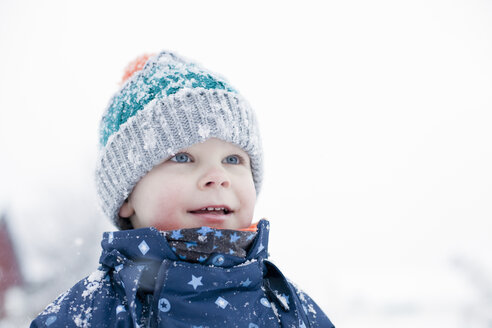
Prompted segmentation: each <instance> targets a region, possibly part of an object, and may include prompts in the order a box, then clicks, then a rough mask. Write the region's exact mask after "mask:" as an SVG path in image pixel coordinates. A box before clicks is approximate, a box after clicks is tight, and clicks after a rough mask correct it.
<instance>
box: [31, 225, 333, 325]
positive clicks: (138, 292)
mask: <svg viewBox="0 0 492 328" xmlns="http://www.w3.org/2000/svg"><path fill="white" fill-rule="evenodd" d="M210 230H211V231H214V230H212V229H210ZM268 232H269V223H268V221H266V220H261V221H260V222H259V224H258V232H257V234H256V236H255V239H254V240H253V242H252V244H251V247H250V248H249V250H248V253H247V255H246V258H241V257H238V256H234V255H229V254H221V253H213V254H212V255H211V256H210V257H208V258H207V259H206V260H204V261H203V262H202V263H191V262H187V261H183V260H182V259H180V258H179V256H177V255H176V253H175V252H174V251H173V249H172V247H171V246H170V244H169V243H168V241H167V240H166V238H165V237H164V236H163V234H162V233H161V232H159V231H158V230H156V229H154V228H143V229H135V230H125V231H116V232H106V233H104V237H103V241H102V248H103V251H102V255H101V258H100V263H101V267H100V268H99V270H97V271H96V272H94V273H92V274H91V275H90V276H88V277H87V278H85V279H83V280H82V281H80V282H79V283H77V284H76V285H75V286H73V287H72V288H71V289H70V290H68V291H67V292H65V293H63V294H62V295H60V296H59V297H58V298H57V299H56V300H55V301H54V302H53V303H52V304H50V305H48V307H47V308H46V309H45V310H44V311H43V312H42V313H41V314H40V315H39V316H38V317H37V318H36V319H35V320H34V321H33V322H32V323H31V327H49V328H55V327H183V328H184V327H186V328H206V327H207V328H212V327H221V328H229V327H244V328H258V327H272V328H273V327H289V328H290V327H299V328H302V327H306V328H308V327H311V328H315V327H316V328H318V327H319V328H331V327H334V326H333V325H332V323H331V322H330V320H329V319H328V317H327V316H326V315H325V314H324V313H323V311H321V309H320V308H319V307H318V306H317V305H316V303H314V302H313V300H311V298H310V297H309V296H308V295H306V294H305V293H303V292H302V291H300V290H298V289H297V288H296V287H295V286H294V285H293V284H292V283H291V282H289V281H288V280H287V279H286V278H285V277H284V276H283V274H282V273H281V272H280V271H279V270H278V269H277V267H276V266H275V265H273V264H272V263H271V262H269V261H268V260H267V257H268V254H267V246H268Z"/></svg>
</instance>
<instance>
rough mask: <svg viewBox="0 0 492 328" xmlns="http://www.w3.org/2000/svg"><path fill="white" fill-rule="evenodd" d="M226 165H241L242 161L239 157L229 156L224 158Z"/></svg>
mask: <svg viewBox="0 0 492 328" xmlns="http://www.w3.org/2000/svg"><path fill="white" fill-rule="evenodd" d="M224 163H226V164H239V163H241V159H240V158H239V156H238V155H229V156H227V157H226V158H224Z"/></svg>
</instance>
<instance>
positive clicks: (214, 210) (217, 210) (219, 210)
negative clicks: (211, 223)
mask: <svg viewBox="0 0 492 328" xmlns="http://www.w3.org/2000/svg"><path fill="white" fill-rule="evenodd" d="M189 212H190V213H192V214H215V215H227V214H230V213H233V212H234V211H232V210H231V209H230V208H229V207H227V206H208V207H202V208H200V209H197V210H193V211H189Z"/></svg>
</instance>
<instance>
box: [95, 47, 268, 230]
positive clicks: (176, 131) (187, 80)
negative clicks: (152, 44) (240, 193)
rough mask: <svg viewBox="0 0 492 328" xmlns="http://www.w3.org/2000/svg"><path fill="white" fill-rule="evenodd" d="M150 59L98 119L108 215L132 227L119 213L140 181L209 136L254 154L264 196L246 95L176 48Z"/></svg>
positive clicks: (101, 187)
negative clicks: (172, 157) (166, 161)
mask: <svg viewBox="0 0 492 328" xmlns="http://www.w3.org/2000/svg"><path fill="white" fill-rule="evenodd" d="M147 57H148V59H147ZM147 57H145V59H146V62H145V65H143V68H141V70H138V69H140V67H138V64H134V65H133V66H134V69H133V70H137V71H136V72H135V73H133V75H131V76H130V77H129V78H128V80H126V82H125V83H124V84H123V86H122V87H121V89H120V90H119V91H118V92H117V93H116V94H115V95H114V96H113V98H112V99H111V100H110V102H109V105H108V107H107V109H106V111H105V113H104V115H103V117H102V120H101V123H100V140H99V141H100V154H99V158H98V161H97V164H96V188H97V193H98V195H99V200H100V206H101V208H102V210H103V212H104V213H105V214H106V215H107V216H109V217H110V218H111V219H112V220H113V223H114V224H115V225H116V226H117V227H118V228H119V229H128V228H131V225H129V223H128V222H127V220H126V221H125V220H123V219H122V218H120V217H119V215H118V212H119V209H120V207H121V206H122V204H123V202H124V201H125V199H126V198H127V197H128V196H129V195H130V193H131V191H132V190H133V188H134V187H135V185H136V184H137V182H138V181H139V180H140V179H141V178H142V177H143V176H144V175H145V174H147V173H148V172H149V171H150V170H151V169H152V168H153V167H154V166H156V165H158V164H160V163H162V162H163V161H164V160H166V159H167V158H169V157H171V156H173V155H175V154H176V153H177V152H179V151H180V150H181V149H184V148H187V147H190V146H191V145H193V144H196V143H199V142H204V141H206V140H207V139H209V138H218V139H221V140H224V141H227V142H230V143H232V144H235V145H237V146H238V147H240V148H242V149H243V150H244V151H245V152H246V153H247V154H248V155H249V157H250V161H251V171H252V175H253V181H254V184H255V188H256V193H257V194H258V192H259V191H260V187H261V181H262V174H263V165H262V164H263V160H262V158H263V153H262V149H261V141H260V135H259V131H258V124H257V121H256V117H255V114H254V112H253V110H252V109H251V107H250V106H249V104H248V103H247V102H246V101H245V99H244V98H243V97H241V95H240V94H239V93H238V92H237V91H236V90H235V89H233V88H232V87H231V86H230V84H229V83H228V82H227V81H226V80H225V79H224V78H222V77H219V76H218V75H216V74H214V73H211V72H209V71H206V70H205V69H203V68H202V67H200V66H199V65H197V64H195V63H192V62H190V61H188V60H186V59H184V58H182V57H179V56H177V55H176V54H174V53H170V52H166V51H163V52H161V53H159V54H158V55H155V56H150V57H149V56H147ZM127 75H130V74H127Z"/></svg>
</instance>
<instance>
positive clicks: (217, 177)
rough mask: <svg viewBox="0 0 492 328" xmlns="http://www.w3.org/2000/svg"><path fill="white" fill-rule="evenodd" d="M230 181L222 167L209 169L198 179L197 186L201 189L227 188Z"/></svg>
mask: <svg viewBox="0 0 492 328" xmlns="http://www.w3.org/2000/svg"><path fill="white" fill-rule="evenodd" d="M230 185H231V181H230V179H229V177H228V176H227V174H226V172H224V170H222V169H217V168H214V169H210V170H209V171H207V172H206V173H205V174H204V175H203V176H202V177H201V178H200V180H199V181H198V187H199V188H200V189H202V190H205V189H207V188H219V187H222V188H229V187H230Z"/></svg>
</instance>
